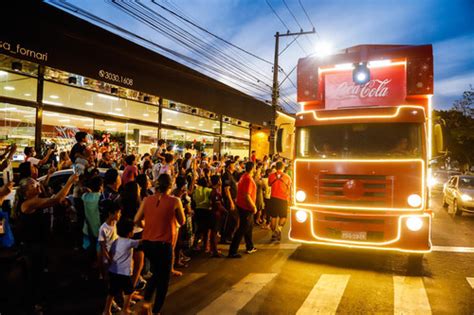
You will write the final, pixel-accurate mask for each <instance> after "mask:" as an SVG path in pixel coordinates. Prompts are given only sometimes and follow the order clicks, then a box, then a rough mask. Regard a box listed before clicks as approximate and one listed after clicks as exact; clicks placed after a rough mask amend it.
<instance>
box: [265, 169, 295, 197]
mask: <svg viewBox="0 0 474 315" xmlns="http://www.w3.org/2000/svg"><path fill="white" fill-rule="evenodd" d="M268 185H269V186H270V187H271V189H272V194H271V197H272V198H277V199H282V200H290V192H291V178H290V176H288V175H287V174H285V173H283V172H282V171H277V172H276V173H272V174H270V175H269V176H268Z"/></svg>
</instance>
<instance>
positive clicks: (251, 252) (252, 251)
mask: <svg viewBox="0 0 474 315" xmlns="http://www.w3.org/2000/svg"><path fill="white" fill-rule="evenodd" d="M256 251H257V249H256V248H255V247H253V248H251V249H247V251H246V253H247V254H253V253H255V252H256Z"/></svg>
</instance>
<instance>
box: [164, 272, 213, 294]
mask: <svg viewBox="0 0 474 315" xmlns="http://www.w3.org/2000/svg"><path fill="white" fill-rule="evenodd" d="M205 275H206V273H190V274H184V276H183V277H182V278H181V279H179V281H178V282H176V283H173V284H172V285H170V287H169V289H168V294H167V295H171V294H173V293H175V292H176V291H178V290H181V289H182V288H184V287H187V286H188V285H190V284H191V283H193V282H194V281H196V280H198V279H200V278H202V277H204V276H205Z"/></svg>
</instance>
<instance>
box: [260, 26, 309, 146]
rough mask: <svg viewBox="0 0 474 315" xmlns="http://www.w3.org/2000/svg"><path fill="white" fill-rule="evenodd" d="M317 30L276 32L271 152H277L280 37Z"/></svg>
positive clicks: (270, 138)
mask: <svg viewBox="0 0 474 315" xmlns="http://www.w3.org/2000/svg"><path fill="white" fill-rule="evenodd" d="M315 33H316V30H315V29H314V28H313V30H312V31H308V32H303V30H301V31H300V32H299V33H290V31H287V32H286V33H284V34H280V32H276V34H275V58H274V60H273V86H272V120H271V122H270V137H269V138H268V141H269V142H270V154H275V153H276V149H275V140H276V139H275V138H276V137H275V135H276V131H277V130H276V118H277V110H278V106H279V104H278V99H279V97H280V86H279V83H278V70H279V65H278V57H279V56H280V51H279V50H280V46H279V45H280V37H287V36H297V37H298V36H300V35H307V34H315ZM295 40H296V38H295V39H294V40H293V41H292V42H291V43H290V44H289V45H287V47H285V49H283V51H282V52H281V53H283V52H284V51H285V50H286V49H287V48H288V47H289V46H290V45H291V44H292V43H293V42H294V41H295Z"/></svg>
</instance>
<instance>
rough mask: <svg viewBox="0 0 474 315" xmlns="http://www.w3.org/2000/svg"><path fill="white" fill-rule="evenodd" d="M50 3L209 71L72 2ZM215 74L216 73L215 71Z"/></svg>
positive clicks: (242, 87)
mask: <svg viewBox="0 0 474 315" xmlns="http://www.w3.org/2000/svg"><path fill="white" fill-rule="evenodd" d="M50 3H53V4H55V5H56V6H58V7H60V8H62V9H64V10H66V11H70V12H73V13H75V14H78V15H81V16H83V17H85V18H87V19H89V20H91V21H94V22H96V23H97V24H101V25H105V26H107V27H108V28H110V29H113V30H115V31H116V32H119V33H122V34H125V35H127V37H128V38H129V39H130V40H133V39H135V40H137V39H138V40H139V42H141V43H142V44H143V45H144V47H147V48H150V49H152V50H154V49H157V48H158V49H159V50H162V51H164V52H165V53H168V54H169V55H171V56H175V57H177V58H178V59H182V60H185V61H186V63H188V64H191V65H194V66H196V67H197V68H200V69H202V70H205V71H206V70H207V71H209V69H208V68H207V67H206V65H205V64H203V63H202V62H200V61H198V60H195V59H193V58H190V57H188V56H186V55H183V54H181V53H179V52H176V51H174V50H172V49H169V48H167V47H164V46H162V45H159V44H157V43H155V42H153V41H151V40H148V39H146V38H144V37H141V36H139V35H137V34H135V33H132V32H130V31H129V30H127V29H124V28H122V27H120V26H117V25H115V24H113V23H110V22H108V21H106V20H104V19H102V18H100V17H98V16H96V15H94V14H91V13H90V12H87V11H85V10H82V9H80V8H79V7H77V6H75V5H72V4H70V3H67V2H66V1H64V0H52V1H50ZM161 66H162V67H167V68H170V69H172V70H175V69H174V68H172V67H169V66H166V65H161ZM211 70H212V69H211ZM188 74H190V75H193V74H192V73H188ZM217 74H218V73H217ZM193 76H194V75H193ZM195 80H198V81H205V79H204V78H202V77H199V76H195ZM231 82H232V84H233V85H235V86H238V87H240V88H241V89H244V90H245V89H247V88H246V87H245V86H242V85H241V84H240V83H239V82H235V81H234V80H231ZM232 92H233V93H235V94H239V93H237V91H235V92H234V91H232ZM255 98H258V99H260V100H262V101H265V99H264V98H260V97H255Z"/></svg>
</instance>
